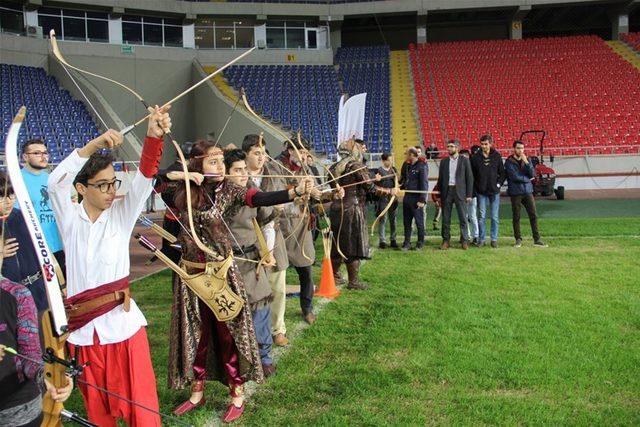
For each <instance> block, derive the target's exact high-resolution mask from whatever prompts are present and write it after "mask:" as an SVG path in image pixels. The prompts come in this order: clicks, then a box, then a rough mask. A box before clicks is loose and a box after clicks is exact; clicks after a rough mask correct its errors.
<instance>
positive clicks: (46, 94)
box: [0, 64, 99, 163]
mask: <svg viewBox="0 0 640 427" xmlns="http://www.w3.org/2000/svg"><path fill="white" fill-rule="evenodd" d="M0 88H1V89H2V90H1V93H2V135H1V138H0V151H4V140H5V137H6V133H7V131H8V130H9V127H10V126H11V121H12V120H13V116H14V115H15V113H16V112H17V111H18V109H19V108H20V107H21V106H23V105H25V106H26V107H27V111H28V113H27V118H26V125H25V126H23V127H22V129H21V130H20V136H19V140H18V145H19V146H22V145H23V144H24V143H25V142H26V141H27V140H29V139H34V138H40V139H42V140H43V141H45V143H46V144H47V147H48V149H49V152H50V158H49V161H50V162H51V163H59V162H60V160H62V158H64V157H65V156H66V155H68V154H69V153H70V152H72V151H73V150H74V149H75V148H76V147H82V146H83V145H84V144H85V143H86V142H87V140H89V139H92V138H95V137H96V136H98V135H99V132H98V129H97V127H96V125H95V123H94V122H93V120H92V118H91V116H90V115H89V113H88V112H87V110H86V108H85V106H84V104H83V103H82V102H80V101H77V100H75V99H73V98H72V97H71V95H70V94H69V92H68V91H66V90H64V89H62V88H60V87H59V86H58V83H57V81H56V79H55V78H54V77H52V76H48V75H47V74H46V73H45V70H44V69H42V68H35V67H25V66H18V65H8V64H0Z"/></svg>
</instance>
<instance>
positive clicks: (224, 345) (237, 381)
mask: <svg viewBox="0 0 640 427" xmlns="http://www.w3.org/2000/svg"><path fill="white" fill-rule="evenodd" d="M198 303H199V305H200V322H201V323H200V341H199V342H198V349H197V351H196V357H195V360H194V361H193V376H194V378H195V379H196V380H204V379H206V378H207V368H206V366H207V352H208V350H209V339H210V337H211V332H212V331H211V328H215V332H216V333H215V337H216V342H215V343H214V344H215V345H216V349H217V353H218V357H219V358H220V362H221V363H222V367H223V368H224V372H225V375H226V377H227V384H228V385H229V387H235V386H239V385H242V384H244V379H243V378H242V377H241V376H240V358H239V357H238V348H237V347H236V343H235V341H234V340H233V336H231V333H230V332H229V328H227V325H226V323H224V322H220V321H219V320H218V319H216V316H215V315H214V314H213V313H212V312H211V309H210V308H209V307H207V305H206V304H205V303H204V302H203V301H202V300H201V299H198Z"/></svg>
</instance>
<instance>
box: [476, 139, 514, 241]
mask: <svg viewBox="0 0 640 427" xmlns="http://www.w3.org/2000/svg"><path fill="white" fill-rule="evenodd" d="M480 147H481V149H480V151H478V152H477V153H476V154H474V155H473V156H472V157H471V169H472V170H473V186H474V190H475V193H476V197H477V198H478V246H479V247H482V246H484V243H485V239H486V236H487V227H486V219H487V205H489V209H490V212H491V247H492V248H497V247H498V226H499V224H500V222H499V218H500V187H502V183H503V182H504V180H505V179H506V174H505V171H504V164H503V163H502V156H500V153H498V152H497V151H496V150H495V149H494V148H493V138H492V137H491V135H483V136H482V137H480Z"/></svg>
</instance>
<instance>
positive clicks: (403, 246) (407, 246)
mask: <svg viewBox="0 0 640 427" xmlns="http://www.w3.org/2000/svg"><path fill="white" fill-rule="evenodd" d="M410 249H411V245H402V248H400V250H401V251H402V252H406V251H408V250H410Z"/></svg>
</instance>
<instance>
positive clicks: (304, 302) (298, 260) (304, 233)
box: [273, 140, 316, 324]
mask: <svg viewBox="0 0 640 427" xmlns="http://www.w3.org/2000/svg"><path fill="white" fill-rule="evenodd" d="M294 144H295V143H294V142H293V141H291V140H290V141H288V142H287V143H286V148H285V150H284V151H283V152H282V153H281V154H280V155H279V156H278V157H277V158H276V159H275V162H273V164H274V166H276V171H277V172H278V173H280V174H283V175H286V174H290V175H292V176H291V178H285V179H286V182H287V184H288V185H292V183H293V182H295V181H296V179H298V178H299V177H300V176H305V175H308V173H307V169H306V165H305V163H306V157H307V155H308V150H309V144H308V143H307V142H306V141H304V140H301V141H300V144H301V146H299V147H298V146H296V145H294ZM280 229H281V230H282V234H283V235H284V240H285V244H286V247H287V256H288V258H289V265H291V266H293V267H294V268H295V270H296V273H298V279H299V281H300V308H301V310H302V318H303V319H304V321H305V322H307V323H309V324H312V323H313V322H315V320H316V315H315V314H314V312H313V294H314V292H315V286H314V284H313V277H312V276H311V267H312V266H313V263H314V262H315V258H316V250H315V246H314V244H313V235H312V233H311V229H312V224H311V213H310V211H309V204H308V203H307V201H306V200H303V199H299V203H293V204H290V205H287V206H285V208H284V211H283V212H282V215H281V216H280Z"/></svg>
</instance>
